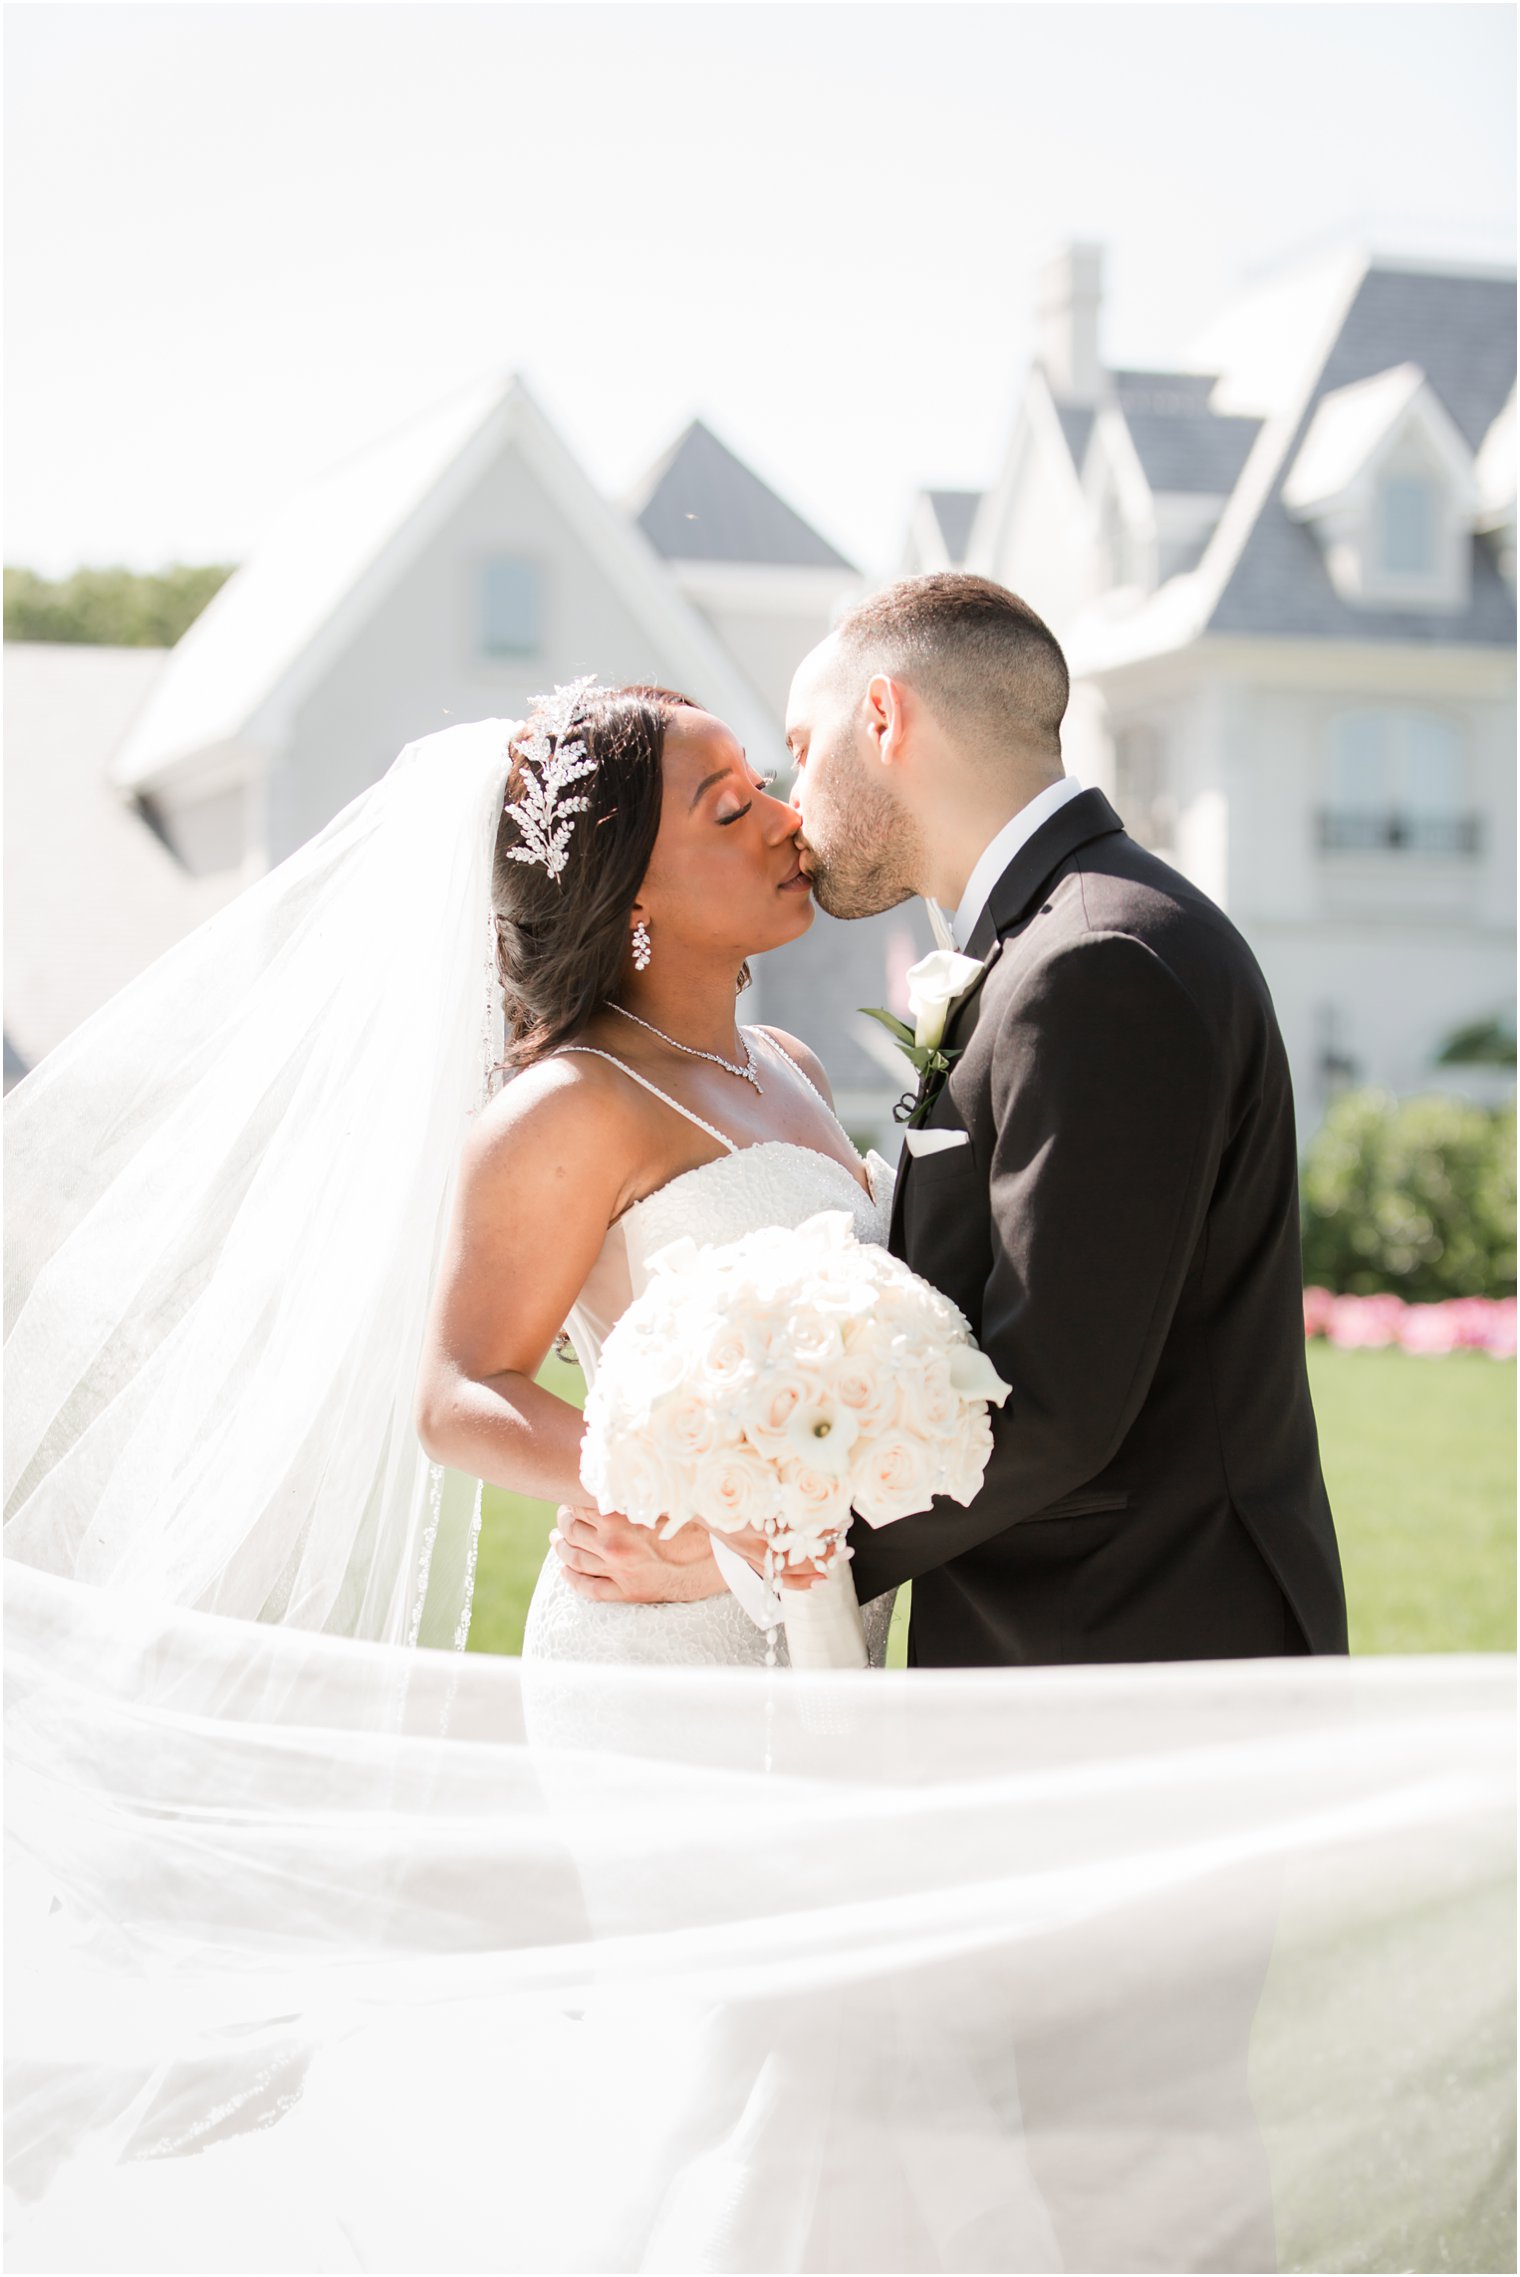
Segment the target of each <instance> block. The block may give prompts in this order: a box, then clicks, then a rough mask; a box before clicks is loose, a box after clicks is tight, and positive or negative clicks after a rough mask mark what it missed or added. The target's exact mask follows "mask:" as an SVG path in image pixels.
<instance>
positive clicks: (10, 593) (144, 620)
mask: <svg viewBox="0 0 1520 2277" xmlns="http://www.w3.org/2000/svg"><path fill="white" fill-rule="evenodd" d="M234 566H235V565H233V564H230V563H226V562H213V563H208V564H205V565H202V566H199V567H196V566H192V565H191V564H188V563H185V562H173V563H171V564H170V566H169V567H168V568H167V569H160V570H134V569H120V568H118V569H76V570H75V571H74V572H73V574H72V575H71V576H69V577H62V578H47V577H39V576H38V575H37V573H36V572H35V570H30V569H7V571H6V572H5V637H6V639H7V640H43V641H69V642H75V643H83V644H85V645H87V646H93V647H105V648H172V647H173V646H174V644H175V642H176V641H177V640H178V639H179V638H180V636H181V634H182V633H184V632H185V631H187V630H188V628H189V627H190V626H191V625H192V624H194V622H195V620H196V618H197V617H198V616H199V615H200V613H201V611H202V609H204V608H205V606H206V604H207V602H208V601H209V600H210V599H211V597H212V595H213V594H214V593H218V592H220V591H221V588H222V587H223V586H224V585H225V584H226V582H227V580H228V578H229V577H230V576H231V575H232V571H233V567H234Z"/></svg>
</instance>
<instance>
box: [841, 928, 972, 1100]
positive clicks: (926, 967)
mask: <svg viewBox="0 0 1520 2277" xmlns="http://www.w3.org/2000/svg"><path fill="white" fill-rule="evenodd" d="M981 970H982V960H981V958H980V957H963V956H962V955H961V953H960V951H959V950H958V949H931V950H930V952H929V954H928V956H926V957H920V958H919V960H918V963H917V964H916V965H910V966H909V968H908V973H907V982H908V1010H909V1011H910V1012H911V1013H912V1015H913V1025H912V1027H911V1028H910V1027H909V1026H908V1023H907V1022H906V1020H899V1019H898V1017H897V1015H896V1013H895V1012H887V1011H883V1010H882V1009H881V1008H880V1007H879V1006H876V1005H862V1007H861V1009H862V1011H863V1012H864V1013H865V1014H866V1017H867V1019H870V1020H879V1021H880V1022H881V1024H882V1026H883V1027H884V1028H885V1029H886V1031H887V1034H888V1035H889V1036H890V1037H891V1038H892V1041H893V1042H894V1043H895V1044H896V1045H897V1046H898V1048H899V1050H900V1051H901V1052H902V1053H903V1055H904V1057H905V1058H906V1059H907V1061H908V1063H909V1065H910V1066H911V1067H912V1068H913V1069H914V1071H915V1073H916V1074H917V1076H918V1097H917V1098H916V1099H915V1100H914V1101H913V1103H912V1105H911V1106H910V1107H908V1109H907V1112H906V1113H905V1114H903V1113H900V1114H899V1117H898V1119H899V1121H906V1122H908V1123H909V1124H916V1123H920V1122H922V1120H923V1118H924V1116H925V1115H927V1113H928V1112H929V1109H930V1108H931V1107H932V1106H933V1104H934V1101H935V1100H936V1098H937V1097H938V1096H939V1091H940V1086H941V1085H942V1084H943V1082H944V1080H945V1077H946V1076H947V1075H948V1074H949V1073H950V1070H951V1068H952V1067H953V1066H954V1064H955V1062H956V1060H957V1059H958V1058H959V1056H960V1054H959V1053H958V1052H947V1051H946V1050H945V1048H944V1037H945V1029H946V1027H947V1025H948V1023H949V1019H950V1008H951V1006H952V1005H953V1004H955V1003H956V1002H957V1001H958V999H959V998H961V997H962V996H964V995H965V993H966V991H967V989H968V988H969V987H970V986H971V984H972V982H973V981H974V980H975V979H977V977H978V976H979V974H980V973H981Z"/></svg>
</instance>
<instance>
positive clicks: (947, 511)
mask: <svg viewBox="0 0 1520 2277" xmlns="http://www.w3.org/2000/svg"><path fill="white" fill-rule="evenodd" d="M928 496H929V504H930V505H931V506H932V507H933V508H934V519H935V520H936V521H937V522H938V524H939V527H940V535H941V537H942V538H943V539H944V541H945V551H946V553H947V554H948V555H949V556H950V559H951V561H952V562H953V563H954V564H955V566H956V567H957V568H959V567H960V565H961V563H962V562H963V561H964V560H965V558H966V548H967V546H968V545H970V543H971V525H972V523H973V522H974V521H975V520H976V510H977V508H978V506H980V504H981V503H982V494H981V492H980V491H979V490H931V491H930V492H929V494H928Z"/></svg>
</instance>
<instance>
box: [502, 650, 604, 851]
mask: <svg viewBox="0 0 1520 2277" xmlns="http://www.w3.org/2000/svg"><path fill="white" fill-rule="evenodd" d="M595 686H596V675H595V673H592V672H588V673H586V674H585V675H584V676H583V677H582V678H581V679H579V680H572V681H570V682H569V684H568V685H567V686H565V687H560V688H556V689H555V691H554V693H553V695H552V696H535V697H534V699H533V710H532V714H531V716H530V717H529V719H528V720H527V722H526V723H525V724H524V726H523V727H522V729H521V730H520V731H519V732H518V733H517V734H516V735H514V736H513V737H512V738H511V741H512V742H513V743H514V744H515V745H516V746H517V749H518V751H519V753H520V756H521V773H522V793H521V796H520V797H518V798H515V799H508V800H507V801H506V804H505V806H504V807H503V809H502V811H503V813H504V814H509V815H511V817H512V819H513V821H514V822H515V823H516V824H517V827H518V829H519V830H520V831H521V832H522V835H523V842H522V844H521V845H520V846H513V847H510V848H509V849H508V851H509V854H510V857H511V859H512V860H513V861H514V862H541V863H542V864H543V867H544V868H545V870H547V872H548V874H549V876H550V877H551V878H557V877H558V876H559V874H560V871H561V870H562V869H563V868H564V866H565V864H566V862H567V861H568V860H569V858H570V852H569V849H570V834H571V832H572V831H573V830H574V828H575V817H576V816H577V815H578V814H584V813H585V811H586V809H587V808H588V807H589V806H590V804H591V801H590V799H588V798H586V797H584V796H577V797H575V798H566V797H565V796H564V793H565V792H566V790H567V789H568V788H569V786H570V784H571V783H577V782H579V781H580V779H581V777H582V776H583V775H590V774H594V773H595V771H596V761H595V760H594V759H593V758H592V757H591V755H590V753H589V752H588V751H587V749H586V746H585V744H584V743H579V742H574V743H567V742H566V741H565V733H566V730H567V729H568V727H569V725H570V723H571V721H572V720H573V719H574V717H575V714H576V712H577V710H578V709H579V707H580V706H581V705H582V704H583V703H584V702H585V700H586V698H587V696H588V695H589V694H590V692H591V690H592V689H593V688H594V687H595ZM535 769H536V770H537V771H536V772H534V770H535Z"/></svg>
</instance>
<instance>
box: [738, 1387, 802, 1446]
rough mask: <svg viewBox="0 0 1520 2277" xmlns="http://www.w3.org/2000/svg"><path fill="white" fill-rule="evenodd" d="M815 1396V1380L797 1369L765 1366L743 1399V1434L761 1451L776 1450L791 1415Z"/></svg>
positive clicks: (784, 1437) (782, 1438) (784, 1434)
mask: <svg viewBox="0 0 1520 2277" xmlns="http://www.w3.org/2000/svg"><path fill="white" fill-rule="evenodd" d="M817 1396H818V1385H817V1382H816V1381H815V1380H814V1379H813V1378H812V1377H809V1376H805V1375H804V1374H803V1373H802V1371H801V1369H800V1368H771V1369H768V1370H767V1371H766V1373H765V1374H764V1375H762V1376H760V1377H758V1378H757V1380H756V1382H755V1384H754V1387H753V1389H752V1390H751V1391H750V1393H749V1395H748V1397H747V1398H746V1400H745V1403H744V1435H745V1437H746V1438H747V1439H748V1440H749V1442H750V1444H751V1445H752V1446H755V1447H758V1448H759V1449H760V1450H761V1451H762V1453H767V1454H768V1453H771V1452H776V1453H779V1452H780V1450H781V1448H782V1447H783V1446H784V1445H785V1444H786V1429H787V1425H788V1424H789V1423H790V1422H791V1420H792V1417H793V1415H794V1414H795V1413H796V1411H797V1409H798V1408H799V1407H805V1406H806V1405H807V1403H808V1402H809V1401H810V1400H813V1399H816V1397H817Z"/></svg>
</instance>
